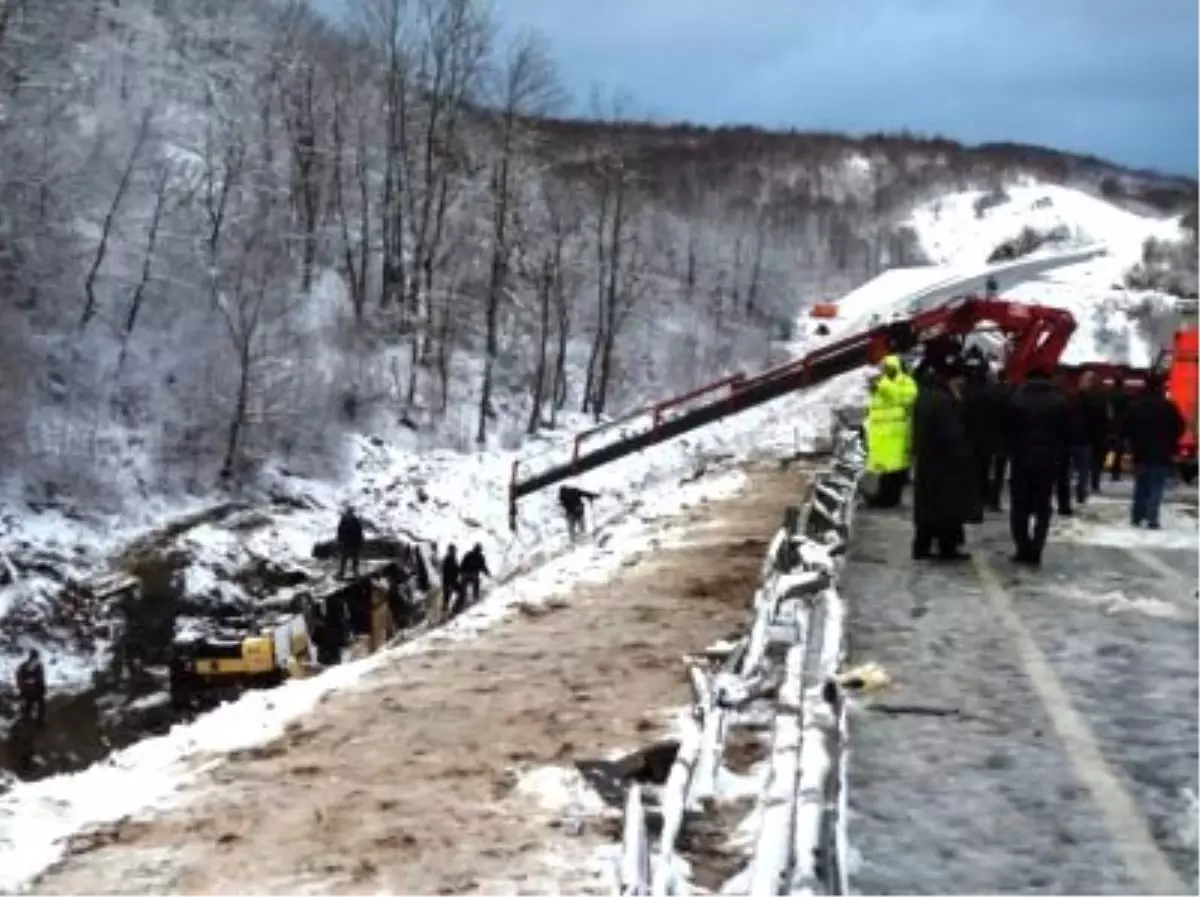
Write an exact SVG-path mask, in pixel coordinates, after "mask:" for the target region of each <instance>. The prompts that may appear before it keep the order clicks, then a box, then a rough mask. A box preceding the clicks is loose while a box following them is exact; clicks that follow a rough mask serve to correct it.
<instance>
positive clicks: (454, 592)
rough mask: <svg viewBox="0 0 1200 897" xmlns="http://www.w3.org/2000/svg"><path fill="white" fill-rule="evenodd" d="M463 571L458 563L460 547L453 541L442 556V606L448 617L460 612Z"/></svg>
mask: <svg viewBox="0 0 1200 897" xmlns="http://www.w3.org/2000/svg"><path fill="white" fill-rule="evenodd" d="M461 578H462V572H461V569H460V568H459V564H458V549H457V548H456V547H455V546H454V544H453V543H451V544H450V545H449V546H447V548H446V554H445V555H444V556H443V557H442V608H443V609H444V612H445V615H446V616H447V617H452V616H454V615H455V614H456V613H458V610H459V608H458V601H459V597H460V591H461V585H460V581H461Z"/></svg>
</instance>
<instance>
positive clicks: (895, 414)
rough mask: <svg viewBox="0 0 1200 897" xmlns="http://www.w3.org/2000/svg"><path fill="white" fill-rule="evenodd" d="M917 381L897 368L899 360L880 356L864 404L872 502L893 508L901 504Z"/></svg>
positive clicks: (909, 448) (906, 470)
mask: <svg viewBox="0 0 1200 897" xmlns="http://www.w3.org/2000/svg"><path fill="white" fill-rule="evenodd" d="M915 402H916V382H915V381H913V380H912V378H910V377H909V376H908V375H907V374H905V373H904V372H903V371H902V370H901V369H900V359H899V358H897V357H896V356H895V355H889V356H887V357H886V358H884V359H883V363H882V365H881V366H880V371H879V374H878V375H877V376H876V377H874V378H873V379H872V381H871V402H870V404H869V405H868V406H867V418H866V422H865V426H866V431H867V471H868V472H869V473H873V474H875V475H876V477H878V484H879V487H878V491H877V492H876V493H875V499H874V501H873V502H872V505H873V506H874V507H877V508H894V507H896V506H897V505H898V504H900V499H901V496H902V493H903V491H904V478H905V476H906V475H907V473H908V463H909V453H910V451H911V437H910V429H911V420H912V406H913V404H914V403H915Z"/></svg>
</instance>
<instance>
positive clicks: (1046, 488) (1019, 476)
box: [1008, 370, 1070, 567]
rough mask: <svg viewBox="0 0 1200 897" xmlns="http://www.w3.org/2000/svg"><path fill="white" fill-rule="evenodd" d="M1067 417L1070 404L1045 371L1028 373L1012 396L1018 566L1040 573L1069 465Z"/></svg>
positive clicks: (1010, 419)
mask: <svg viewBox="0 0 1200 897" xmlns="http://www.w3.org/2000/svg"><path fill="white" fill-rule="evenodd" d="M1068 417H1069V413H1068V410H1067V399H1066V397H1065V396H1064V395H1063V394H1062V392H1061V391H1059V389H1058V387H1057V386H1055V385H1054V384H1053V383H1052V382H1050V376H1049V373H1048V372H1047V371H1044V370H1033V371H1030V373H1029V379H1028V380H1026V381H1025V382H1024V383H1022V384H1020V385H1019V386H1017V387H1016V389H1014V390H1013V394H1012V398H1011V400H1010V401H1009V407H1008V433H1009V437H1010V449H1011V455H1010V460H1011V462H1012V483H1011V485H1010V487H1009V502H1010V504H1011V507H1010V508H1009V526H1010V528H1011V530H1012V538H1013V543H1014V545H1015V546H1016V554H1014V555H1013V558H1012V560H1013V562H1014V563H1017V564H1028V565H1029V566H1031V567H1037V566H1039V565H1040V564H1041V562H1042V550H1043V549H1044V548H1045V545H1046V535H1047V533H1049V531H1050V512H1051V501H1052V500H1053V492H1054V487H1055V484H1056V482H1057V481H1058V478H1059V475H1060V473H1061V471H1062V469H1063V465H1064V464H1065V463H1066V455H1067V443H1068V441H1069V439H1068V431H1069V429H1070V421H1069V419H1068ZM1031 523H1032V529H1031V528H1030V524H1031Z"/></svg>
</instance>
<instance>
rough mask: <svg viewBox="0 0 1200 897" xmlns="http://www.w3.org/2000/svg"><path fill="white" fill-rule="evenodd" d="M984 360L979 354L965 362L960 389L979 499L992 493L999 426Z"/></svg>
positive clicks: (976, 353)
mask: <svg viewBox="0 0 1200 897" xmlns="http://www.w3.org/2000/svg"><path fill="white" fill-rule="evenodd" d="M989 373H990V372H989V371H988V366H987V359H985V358H984V357H983V355H982V354H980V353H978V352H974V353H972V354H971V355H970V356H969V357H968V358H967V361H966V374H967V377H966V383H965V386H964V389H963V397H962V401H963V414H964V415H966V422H967V436H968V437H969V438H970V440H971V452H972V455H973V456H974V458H975V478H976V482H977V488H978V490H979V495H980V496H981V497H985V498H986V497H989V496H990V492H991V489H990V487H991V473H992V455H993V454H994V453H995V447H996V440H997V433H998V429H999V428H998V427H997V426H996V413H995V408H994V407H993V406H994V401H993V399H994V397H993V394H992V384H991V382H990V378H989Z"/></svg>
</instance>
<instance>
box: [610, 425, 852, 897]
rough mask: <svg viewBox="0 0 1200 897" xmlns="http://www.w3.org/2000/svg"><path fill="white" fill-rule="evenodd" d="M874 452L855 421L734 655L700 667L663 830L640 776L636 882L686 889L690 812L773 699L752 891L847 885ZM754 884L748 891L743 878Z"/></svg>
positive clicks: (626, 850) (627, 837) (782, 545)
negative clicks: (855, 589)
mask: <svg viewBox="0 0 1200 897" xmlns="http://www.w3.org/2000/svg"><path fill="white" fill-rule="evenodd" d="M865 461H866V455H865V451H864V447H863V444H862V440H861V437H860V435H859V434H858V431H856V430H854V429H851V428H850V427H849V426H845V425H843V428H842V429H841V430H840V431H839V432H838V433H837V435H836V436H835V439H834V449H833V457H832V459H831V461H830V462H829V463H828V465H827V466H826V467H825V468H823V469H822V470H820V471H819V472H817V473H816V474H815V475H814V477H813V478H812V480H811V481H810V483H809V486H808V489H807V493H806V495H805V497H804V499H803V501H802V502H801V503H800V505H798V506H796V507H793V508H790V509H789V510H788V513H787V514H786V515H785V519H784V523H783V526H782V527H781V528H780V529H779V531H778V532H777V533H776V534H775V536H774V538H773V539H772V540H771V543H770V546H769V547H768V550H767V556H766V559H765V561H764V563H763V573H762V579H761V583H760V585H759V588H758V589H757V591H756V593H755V595H754V599H753V604H752V612H753V613H752V618H751V621H750V624H749V627H748V629H747V632H746V634H745V635H744V636H743V637H742V638H741V639H739V640H738V641H737V642H736V643H735V644H734V645H733V646H732V647H731V648H730V649H729V650H728V653H727V655H726V657H725V659H724V662H723V663H722V664H721V665H720V666H719V667H718V668H717V669H715V670H711V671H706V670H704V669H702V668H701V667H700V666H699V665H697V664H692V665H691V666H689V669H688V674H689V678H690V681H691V683H692V690H693V693H694V699H693V710H692V714H691V717H690V718H689V719H688V720H687V721H686V723H685V726H684V732H683V734H682V735H681V737H680V741H679V748H678V751H677V753H676V756H675V761H674V764H673V766H672V767H671V770H670V773H669V775H668V777H667V781H666V783H665V784H664V785H663V786H662V790H661V793H660V797H659V801H658V812H659V814H660V815H661V826H660V827H659V835H658V838H657V839H656V843H655V839H652V837H651V835H650V832H651V830H652V826H651V825H649V824H648V821H647V815H648V812H649V811H648V809H647V806H646V804H647V801H646V795H645V793H644V792H643V790H642V788H641V787H640V786H639V785H636V784H635V785H633V786H631V788H630V791H629V794H628V796H627V801H626V805H625V820H624V830H623V843H622V861H621V865H620V893H622V894H630V895H632V894H646V895H649V894H653V895H666V894H681V893H685V892H686V891H687V890H688V888H687V886H686V881H685V879H684V873H683V868H684V864H683V863H682V861H681V860H680V859H679V857H678V856H677V854H676V851H677V849H678V847H679V843H680V837H681V835H682V834H683V833H684V830H685V828H686V826H687V824H688V819H689V818H694V816H689V814H695V813H697V812H699V810H700V808H701V807H702V800H703V799H705V798H710V797H713V796H715V795H716V794H718V792H719V780H720V776H721V770H722V768H723V764H722V758H723V756H724V751H725V743H726V736H727V734H728V732H729V731H730V729H731V728H732V727H734V726H736V725H737V724H738V722H739V718H740V716H741V715H742V714H744V713H746V712H747V711H753V712H761V711H762V709H763V708H764V705H765V706H768V707H770V711H771V719H772V722H771V752H770V755H769V758H768V761H767V762H768V765H769V771H768V773H767V780H766V786H765V788H764V789H763V794H762V796H761V797H760V802H759V806H758V808H757V809H758V818H759V820H760V825H759V830H758V834H757V837H756V839H755V843H754V847H753V851H752V853H751V855H750V856H749V858H748V865H747V868H746V869H744V870H743V873H742V875H741V876H739V880H741V881H742V882H744V883H745V885H746V890H747V891H748V893H751V894H788V893H790V894H845V893H847V878H846V830H845V816H846V814H845V806H846V762H845V761H846V753H847V739H846V731H847V729H846V707H845V702H844V701H843V699H842V693H841V689H840V686H839V685H838V682H837V673H838V670H839V668H840V666H841V664H842V662H843V660H844V657H845V647H844V638H843V621H844V608H843V605H842V601H841V598H840V596H839V595H838V592H837V578H838V573H839V572H840V569H841V566H842V563H843V557H844V553H845V549H846V546H847V543H848V539H849V537H850V529H851V526H852V524H853V515H854V507H855V496H856V494H857V491H858V484H859V479H860V478H861V476H862V472H863V469H864V466H865ZM739 890H740V889H739Z"/></svg>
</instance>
